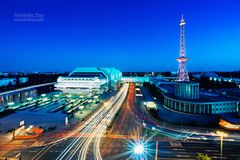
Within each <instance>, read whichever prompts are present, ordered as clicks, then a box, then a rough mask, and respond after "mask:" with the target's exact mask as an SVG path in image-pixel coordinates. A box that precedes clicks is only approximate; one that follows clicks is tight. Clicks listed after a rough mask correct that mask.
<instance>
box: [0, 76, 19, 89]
mask: <svg viewBox="0 0 240 160" xmlns="http://www.w3.org/2000/svg"><path fill="white" fill-rule="evenodd" d="M9 84H12V85H15V84H16V78H2V79H0V87H2V86H8V85H9Z"/></svg>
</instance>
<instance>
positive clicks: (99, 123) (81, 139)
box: [21, 84, 129, 160]
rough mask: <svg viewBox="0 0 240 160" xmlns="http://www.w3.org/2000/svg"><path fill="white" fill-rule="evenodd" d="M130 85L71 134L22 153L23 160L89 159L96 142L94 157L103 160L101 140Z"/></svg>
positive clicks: (124, 87)
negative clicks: (90, 151)
mask: <svg viewBox="0 0 240 160" xmlns="http://www.w3.org/2000/svg"><path fill="white" fill-rule="evenodd" d="M128 87H129V85H128V84H125V85H124V86H123V87H122V88H121V89H120V90H119V92H118V93H117V94H116V95H115V96H113V97H112V98H110V99H109V100H108V101H107V102H105V103H104V105H102V106H101V107H100V108H99V109H98V110H97V111H96V112H95V113H94V114H93V115H92V116H91V117H90V118H89V119H87V120H86V121H85V122H84V123H83V124H81V125H79V126H78V127H76V128H75V129H74V130H72V131H71V133H70V134H68V135H66V136H65V137H63V138H61V139H58V140H56V141H54V142H51V143H49V144H47V145H46V146H45V147H32V148H29V149H26V150H24V151H22V155H21V156H22V159H31V160H48V159H49V160H50V159H51V160H52V159H56V160H70V159H79V160H84V159H88V156H92V155H88V150H89V149H90V146H91V145H90V144H91V143H92V142H94V152H93V157H94V159H96V160H101V159H102V157H101V154H100V148H99V144H100V139H101V137H102V136H103V134H105V132H106V128H107V125H109V124H110V122H111V121H112V119H113V117H114V116H115V115H116V113H117V112H118V110H119V109H120V108H121V106H122V104H123V102H124V101H125V99H126V96H127V93H128Z"/></svg>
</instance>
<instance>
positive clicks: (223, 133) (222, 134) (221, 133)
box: [216, 131, 228, 160]
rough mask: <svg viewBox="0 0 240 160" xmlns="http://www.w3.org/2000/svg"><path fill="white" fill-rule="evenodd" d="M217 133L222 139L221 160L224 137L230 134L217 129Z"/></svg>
mask: <svg viewBox="0 0 240 160" xmlns="http://www.w3.org/2000/svg"><path fill="white" fill-rule="evenodd" d="M216 135H217V136H220V138H221V139H220V140H221V144H220V145H221V146H220V149H221V150H220V154H221V160H222V150H223V137H228V134H227V133H225V132H222V131H217V132H216Z"/></svg>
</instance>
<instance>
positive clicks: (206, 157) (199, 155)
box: [196, 153, 212, 160]
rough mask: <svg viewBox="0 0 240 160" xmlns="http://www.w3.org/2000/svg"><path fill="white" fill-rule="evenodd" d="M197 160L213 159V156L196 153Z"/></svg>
mask: <svg viewBox="0 0 240 160" xmlns="http://www.w3.org/2000/svg"><path fill="white" fill-rule="evenodd" d="M196 159H197V160H212V158H211V157H208V155H207V154H202V153H197V155H196Z"/></svg>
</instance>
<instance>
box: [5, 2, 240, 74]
mask: <svg viewBox="0 0 240 160" xmlns="http://www.w3.org/2000/svg"><path fill="white" fill-rule="evenodd" d="M56 2H57V1H53V2H47V1H41V2H34V3H33V2H30V1H28V0H26V1H23V2H22V1H21V2H20V1H16V2H14V3H11V2H2V3H3V4H2V5H1V6H2V7H3V6H4V7H3V8H2V9H1V12H2V13H1V15H2V16H1V17H2V21H1V26H2V27H3V30H2V37H1V39H0V47H1V51H2V57H3V59H4V60H3V61H2V63H1V64H0V68H1V71H70V70H72V69H73V68H75V67H77V66H80V67H92V66H112V67H116V68H119V69H120V70H121V71H177V63H176V60H175V59H176V57H177V56H178V54H179V37H180V30H179V22H180V19H181V15H182V14H184V17H185V19H186V21H187V23H186V50H187V51H186V52H187V55H190V56H189V57H190V61H189V62H188V64H187V68H188V71H190V72H193V71H215V70H216V71H237V70H239V69H240V67H239V59H240V55H239V52H240V48H239V46H238V39H239V37H240V31H239V30H238V28H239V27H240V23H239V22H237V19H239V18H240V13H238V12H237V9H238V7H237V6H238V4H239V2H237V1H231V2H227V1H226V0H222V1H216V0H211V1H201V2H193V1H187V0H185V1H175V3H174V4H171V5H170V4H169V3H167V1H152V2H150V3H147V2H142V1H140V2H137V1H131V2H127V1H121V2H120V1H115V2H112V1H108V3H101V2H95V1H88V2H85V1H81V2H77V1H71V2H67V1H62V2H58V3H56ZM93 2H94V3H93ZM20 3H21V4H22V5H20ZM61 8H64V9H63V10H61ZM36 13H37V14H39V15H40V16H36V15H35V17H34V18H35V19H41V18H42V21H40V22H30V21H24V22H23V21H19V19H20V20H21V18H23V17H22V16H25V17H26V16H29V15H27V14H36ZM24 14H25V15H24ZM41 16H42V17H41ZM31 18H32V19H34V18H33V17H31ZM13 64H14V65H13Z"/></svg>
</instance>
